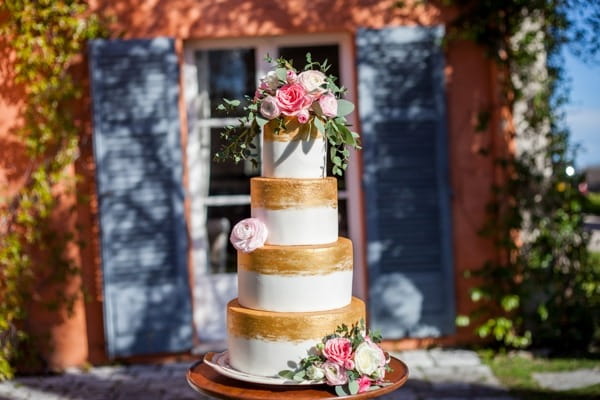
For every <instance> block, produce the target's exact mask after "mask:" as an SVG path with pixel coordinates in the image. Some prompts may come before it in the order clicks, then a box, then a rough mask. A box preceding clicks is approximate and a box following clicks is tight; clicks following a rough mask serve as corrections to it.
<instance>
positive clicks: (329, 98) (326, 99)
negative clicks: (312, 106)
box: [319, 93, 338, 118]
mask: <svg viewBox="0 0 600 400" xmlns="http://www.w3.org/2000/svg"><path fill="white" fill-rule="evenodd" d="M319 107H321V111H322V112H323V115H325V116H326V117H329V118H333V117H335V116H336V115H337V111H338V110H337V108H338V106H337V100H336V98H335V96H334V95H333V94H331V93H325V94H324V95H322V96H321V97H319Z"/></svg>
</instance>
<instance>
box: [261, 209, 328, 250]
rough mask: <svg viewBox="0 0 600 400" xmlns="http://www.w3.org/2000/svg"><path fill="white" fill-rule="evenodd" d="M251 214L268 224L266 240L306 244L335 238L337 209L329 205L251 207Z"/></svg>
mask: <svg viewBox="0 0 600 400" xmlns="http://www.w3.org/2000/svg"><path fill="white" fill-rule="evenodd" d="M251 212H252V217H253V218H258V219H259V220H261V221H262V222H264V224H265V225H266V226H267V229H268V230H269V234H268V236H267V242H266V243H267V244H273V245H279V246H285V245H291V246H295V245H309V244H327V243H333V242H335V241H337V239H338V210H337V209H335V208H332V207H311V208H299V209H282V210H270V209H265V208H252V211H251Z"/></svg>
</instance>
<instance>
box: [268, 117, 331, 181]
mask: <svg viewBox="0 0 600 400" xmlns="http://www.w3.org/2000/svg"><path fill="white" fill-rule="evenodd" d="M326 161H327V142H326V141H325V137H324V136H323V133H322V132H319V131H318V130H317V128H316V127H315V125H314V123H313V122H312V120H311V121H310V122H308V123H306V124H300V123H299V122H298V120H297V119H296V118H286V119H285V128H284V129H279V124H278V123H273V122H271V123H268V124H267V125H265V127H264V133H263V142H262V158H261V165H262V171H261V174H262V176H264V177H267V178H324V177H325V176H326V175H327V171H326Z"/></svg>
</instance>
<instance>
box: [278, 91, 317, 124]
mask: <svg viewBox="0 0 600 400" xmlns="http://www.w3.org/2000/svg"><path fill="white" fill-rule="evenodd" d="M275 98H276V99H277V105H278V106H279V109H280V110H281V113H282V114H283V115H287V116H293V117H295V116H296V115H298V113H299V112H300V111H301V110H302V109H304V108H307V107H308V106H309V105H310V104H311V103H312V98H311V97H310V96H308V95H307V93H306V90H304V88H303V87H302V86H301V85H299V84H297V83H288V84H286V85H283V86H282V87H281V88H279V90H277V92H276V93H275Z"/></svg>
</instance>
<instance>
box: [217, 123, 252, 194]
mask: <svg viewBox="0 0 600 400" xmlns="http://www.w3.org/2000/svg"><path fill="white" fill-rule="evenodd" d="M221 130H222V129H221V128H212V129H211V130H210V157H211V159H210V183H209V189H208V194H209V196H215V195H226V194H250V177H252V176H258V175H259V174H260V164H259V165H258V166H257V167H256V168H254V167H253V166H252V164H251V163H250V161H242V162H240V163H238V164H236V163H235V162H233V161H231V160H228V161H225V162H216V161H214V156H215V154H216V153H217V152H218V151H219V150H220V149H221V144H222V143H223V142H222V139H221V138H220V135H219V134H220V132H221ZM255 145H256V149H255V150H254V151H255V152H258V153H259V154H260V148H259V143H258V138H256V142H255Z"/></svg>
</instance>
